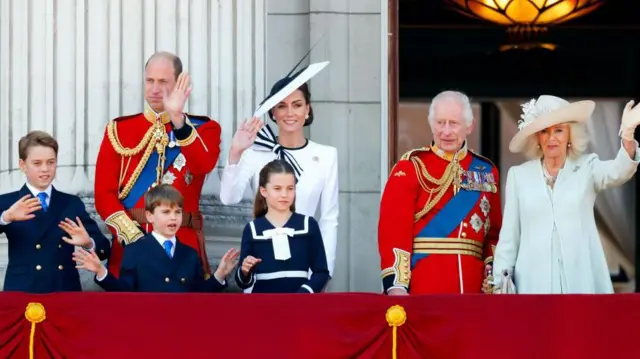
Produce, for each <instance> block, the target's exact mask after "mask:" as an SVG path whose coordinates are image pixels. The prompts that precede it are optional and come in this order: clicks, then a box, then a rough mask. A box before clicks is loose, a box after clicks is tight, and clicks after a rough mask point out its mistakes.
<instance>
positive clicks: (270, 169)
mask: <svg viewBox="0 0 640 359" xmlns="http://www.w3.org/2000/svg"><path fill="white" fill-rule="evenodd" d="M295 194H296V180H295V175H294V171H293V168H292V167H291V165H289V164H288V163H287V162H285V161H283V160H274V161H272V162H269V163H268V164H267V165H266V166H264V168H262V170H261V171H260V175H259V189H258V192H257V193H256V199H255V202H254V209H253V214H254V218H255V219H254V220H253V221H251V222H249V223H248V224H247V225H246V226H245V227H244V231H243V233H242V246H241V249H240V261H241V263H242V265H241V266H240V267H239V268H238V271H237V272H236V282H237V283H238V286H239V287H240V288H242V289H247V288H250V287H252V286H253V290H252V293H319V292H321V291H322V289H323V288H324V286H325V285H326V284H327V281H328V280H329V270H328V269H327V257H326V254H325V250H324V244H323V242H322V235H321V234H320V228H319V226H318V222H316V220H315V219H313V217H310V216H305V215H302V214H298V213H295ZM310 271H311V275H309V272H310Z"/></svg>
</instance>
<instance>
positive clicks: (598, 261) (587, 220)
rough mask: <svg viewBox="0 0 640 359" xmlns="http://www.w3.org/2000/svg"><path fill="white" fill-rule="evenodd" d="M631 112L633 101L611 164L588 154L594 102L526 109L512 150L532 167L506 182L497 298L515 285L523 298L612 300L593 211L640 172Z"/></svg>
mask: <svg viewBox="0 0 640 359" xmlns="http://www.w3.org/2000/svg"><path fill="white" fill-rule="evenodd" d="M632 106H633V101H631V102H629V103H628V104H627V106H626V107H625V109H624V112H623V115H622V124H621V127H620V135H621V137H622V146H621V148H620V151H619V152H618V154H617V156H616V158H615V159H613V160H610V161H603V160H600V159H599V158H598V155H596V154H585V153H584V152H585V150H586V148H587V142H588V140H589V137H588V134H587V130H586V126H585V122H586V121H587V120H588V119H589V117H590V116H591V114H592V113H593V110H594V109H595V103H594V102H593V101H579V102H574V103H569V102H567V101H565V100H563V99H561V98H558V97H555V96H547V95H543V96H540V97H539V98H538V99H537V100H531V101H530V102H529V103H527V104H525V105H523V106H522V107H523V114H522V116H521V118H522V120H521V121H519V123H518V124H519V125H518V127H519V132H518V133H517V134H516V135H515V136H514V137H513V139H512V140H511V143H510V144H509V150H510V151H511V152H514V153H517V152H520V153H524V154H525V155H526V156H527V157H529V158H531V160H530V161H528V162H525V163H523V164H521V165H518V166H513V167H511V168H510V169H509V173H508V175H507V182H506V191H505V193H506V203H505V208H504V217H503V222H502V229H501V231H500V237H499V241H498V246H497V248H496V252H495V256H494V267H493V270H494V272H493V274H494V276H495V278H494V281H493V284H494V286H493V288H494V290H496V289H497V290H496V292H499V291H500V289H503V288H507V286H503V284H506V282H509V283H510V279H508V278H513V282H515V288H516V290H515V291H516V292H517V293H528V294H559V293H613V286H612V284H611V279H610V276H609V271H608V268H607V263H606V260H605V256H604V251H603V249H602V244H601V242H600V239H599V237H598V231H597V228H596V223H595V219H594V214H593V213H594V211H593V207H594V202H595V200H596V196H597V194H598V193H599V192H600V191H602V190H605V189H607V188H609V187H612V186H620V185H622V184H624V183H625V182H627V181H628V180H629V179H631V177H633V175H634V174H635V172H636V169H637V166H638V163H639V162H638V161H639V160H640V156H638V155H639V154H638V153H637V149H638V143H637V142H636V141H635V140H634V139H633V134H634V131H635V128H636V126H638V124H640V106H636V107H635V108H633V107H632ZM505 272H506V273H508V274H509V276H508V277H505V276H504V273H505ZM505 278H506V279H505Z"/></svg>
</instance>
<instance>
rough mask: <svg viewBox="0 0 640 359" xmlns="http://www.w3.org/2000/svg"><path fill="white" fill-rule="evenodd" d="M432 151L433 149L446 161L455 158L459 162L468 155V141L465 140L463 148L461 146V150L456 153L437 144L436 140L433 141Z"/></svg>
mask: <svg viewBox="0 0 640 359" xmlns="http://www.w3.org/2000/svg"><path fill="white" fill-rule="evenodd" d="M431 151H433V153H435V154H436V155H437V156H438V157H440V158H442V159H443V160H445V161H449V162H451V160H453V159H454V158H455V159H456V160H457V161H458V162H460V161H462V159H464V158H465V157H466V156H467V152H468V151H467V141H464V144H463V145H462V148H460V150H458V152H456V153H451V152H445V151H443V150H441V149H440V148H439V147H438V146H436V143H435V142H431Z"/></svg>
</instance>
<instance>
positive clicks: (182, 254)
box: [171, 238, 189, 272]
mask: <svg viewBox="0 0 640 359" xmlns="http://www.w3.org/2000/svg"><path fill="white" fill-rule="evenodd" d="M188 254H189V249H188V248H187V246H186V245H184V244H182V243H180V241H179V240H178V239H177V238H176V250H175V251H174V252H173V258H171V271H172V272H175V271H177V270H178V269H179V268H180V266H181V265H183V264H184V262H185V260H186V258H187V255H188Z"/></svg>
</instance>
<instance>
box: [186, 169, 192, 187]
mask: <svg viewBox="0 0 640 359" xmlns="http://www.w3.org/2000/svg"><path fill="white" fill-rule="evenodd" d="M191 180H193V175H191V172H190V171H189V170H187V172H185V173H184V182H185V183H186V184H187V186H188V185H190V184H191Z"/></svg>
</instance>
